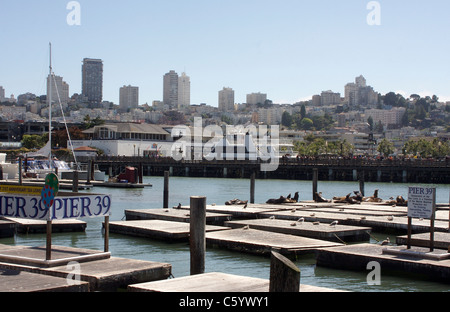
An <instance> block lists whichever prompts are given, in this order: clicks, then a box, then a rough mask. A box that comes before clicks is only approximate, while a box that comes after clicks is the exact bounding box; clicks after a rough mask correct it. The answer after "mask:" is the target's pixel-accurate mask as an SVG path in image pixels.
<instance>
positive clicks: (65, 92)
mask: <svg viewBox="0 0 450 312" xmlns="http://www.w3.org/2000/svg"><path fill="white" fill-rule="evenodd" d="M49 94H50V75H48V77H47V98H48V96H49ZM58 99H59V100H61V104H67V103H68V102H69V85H68V84H67V83H66V82H65V81H64V80H63V78H62V77H60V76H53V81H52V102H53V103H58V101H59V100H58Z"/></svg>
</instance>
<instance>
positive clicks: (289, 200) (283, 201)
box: [266, 192, 299, 204]
mask: <svg viewBox="0 0 450 312" xmlns="http://www.w3.org/2000/svg"><path fill="white" fill-rule="evenodd" d="M298 200H299V194H298V192H295V194H294V197H291V194H289V195H288V196H287V197H284V196H280V198H271V199H269V200H268V201H266V204H288V203H298Z"/></svg>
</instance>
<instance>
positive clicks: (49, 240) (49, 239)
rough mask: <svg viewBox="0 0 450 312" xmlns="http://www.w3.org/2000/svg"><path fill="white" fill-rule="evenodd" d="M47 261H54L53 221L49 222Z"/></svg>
mask: <svg viewBox="0 0 450 312" xmlns="http://www.w3.org/2000/svg"><path fill="white" fill-rule="evenodd" d="M45 260H47V261H50V260H52V221H47V245H46V249H45Z"/></svg>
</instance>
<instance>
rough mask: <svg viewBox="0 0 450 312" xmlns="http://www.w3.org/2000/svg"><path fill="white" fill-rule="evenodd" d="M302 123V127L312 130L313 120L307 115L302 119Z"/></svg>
mask: <svg viewBox="0 0 450 312" xmlns="http://www.w3.org/2000/svg"><path fill="white" fill-rule="evenodd" d="M300 124H301V129H303V130H311V129H312V127H313V126H314V123H313V121H312V120H311V119H309V118H306V117H305V118H303V119H302V121H301V123H300Z"/></svg>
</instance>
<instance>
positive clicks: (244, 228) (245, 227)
mask: <svg viewBox="0 0 450 312" xmlns="http://www.w3.org/2000/svg"><path fill="white" fill-rule="evenodd" d="M242 229H243V230H248V229H250V225H246V226H244V227H243V228H242Z"/></svg>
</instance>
